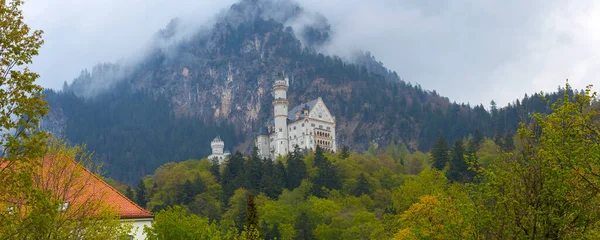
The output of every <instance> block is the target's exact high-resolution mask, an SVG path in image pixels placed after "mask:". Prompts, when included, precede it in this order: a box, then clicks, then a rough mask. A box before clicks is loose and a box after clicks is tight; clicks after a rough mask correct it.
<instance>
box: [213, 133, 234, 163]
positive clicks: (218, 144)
mask: <svg viewBox="0 0 600 240" xmlns="http://www.w3.org/2000/svg"><path fill="white" fill-rule="evenodd" d="M210 148H212V154H211V155H210V156H208V159H211V160H212V159H215V158H216V159H217V160H219V163H221V162H223V160H225V158H227V156H229V152H225V151H223V150H224V149H225V142H223V140H221V137H219V136H217V137H216V138H215V139H213V140H212V142H210Z"/></svg>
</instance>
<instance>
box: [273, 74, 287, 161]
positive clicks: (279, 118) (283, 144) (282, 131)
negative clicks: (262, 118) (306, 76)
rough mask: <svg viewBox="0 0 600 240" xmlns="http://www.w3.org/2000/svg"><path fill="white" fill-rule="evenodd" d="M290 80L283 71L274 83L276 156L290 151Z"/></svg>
mask: <svg viewBox="0 0 600 240" xmlns="http://www.w3.org/2000/svg"><path fill="white" fill-rule="evenodd" d="M289 86H290V84H289V80H288V78H286V77H285V76H284V75H283V73H279V74H277V77H276V78H275V82H274V83H273V95H274V96H273V98H274V99H273V113H274V114H273V115H274V118H275V119H274V121H275V129H274V130H275V132H276V133H277V135H276V137H275V146H274V147H275V149H274V150H275V156H278V155H285V154H287V153H288V127H287V118H288V105H289V103H288V100H287V90H288V88H289Z"/></svg>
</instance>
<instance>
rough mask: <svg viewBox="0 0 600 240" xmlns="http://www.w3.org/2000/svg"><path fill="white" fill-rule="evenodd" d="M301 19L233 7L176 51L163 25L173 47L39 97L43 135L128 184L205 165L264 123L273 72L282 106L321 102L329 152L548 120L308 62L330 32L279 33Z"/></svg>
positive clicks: (521, 109) (538, 107) (413, 144)
mask: <svg viewBox="0 0 600 240" xmlns="http://www.w3.org/2000/svg"><path fill="white" fill-rule="evenodd" d="M282 4H283V5H282ZM273 9H282V10H281V11H274V10H273ZM274 13H277V14H274ZM305 14H309V13H306V12H304V10H303V9H302V8H300V7H299V6H297V5H295V4H294V3H291V2H285V1H276V2H274V1H269V0H244V1H242V2H240V3H238V4H235V5H233V6H232V7H231V8H230V9H229V10H227V11H226V12H225V13H224V14H222V15H221V16H220V17H219V18H218V20H217V22H216V23H215V24H214V26H213V27H212V28H211V29H209V30H204V31H199V32H198V33H196V34H194V35H191V37H187V38H183V39H182V40H177V41H174V40H173V39H175V38H177V36H178V35H179V34H178V33H177V31H178V30H177V29H178V26H179V25H178V24H179V23H178V22H177V21H173V22H171V23H170V24H169V25H168V26H167V28H166V29H163V30H161V31H160V32H159V33H158V34H157V37H156V38H157V39H156V41H157V42H173V41H174V42H175V43H174V44H172V45H169V46H168V47H156V48H154V49H152V51H150V53H148V54H147V55H146V57H144V58H143V59H142V60H141V61H140V62H139V63H136V64H134V65H133V66H121V65H116V64H104V65H99V66H98V67H95V68H94V69H93V70H92V72H91V73H88V72H87V71H84V72H83V73H82V75H81V76H79V77H78V78H77V79H75V80H74V81H73V83H71V84H70V85H69V84H66V85H65V87H64V89H63V90H62V91H53V90H48V91H47V92H46V95H47V100H48V102H49V103H50V105H51V107H52V112H51V114H50V116H49V117H48V118H47V119H45V121H44V126H43V127H44V128H46V129H49V130H51V131H53V132H55V133H56V134H58V135H62V136H65V137H66V138H67V139H69V140H70V141H72V142H76V143H79V142H85V143H87V144H88V147H89V148H90V149H91V150H93V151H95V152H96V154H97V157H99V158H100V159H101V160H103V161H104V162H105V169H106V171H107V172H108V173H109V175H110V176H112V177H114V178H116V179H119V180H122V181H127V182H133V181H135V180H137V179H139V177H141V176H143V175H146V174H149V173H151V172H152V171H154V169H155V168H156V167H158V166H160V165H161V164H162V163H165V162H168V161H181V160H186V159H188V158H202V157H205V156H208V155H209V153H210V147H209V143H210V140H211V139H212V138H213V137H214V136H215V135H221V137H222V138H223V139H224V140H225V142H226V145H227V148H229V149H231V150H242V151H247V150H249V149H250V148H251V145H252V140H253V137H254V133H255V132H256V130H257V129H258V127H259V126H261V125H262V124H263V123H265V122H266V121H268V119H270V118H271V116H272V106H271V101H272V96H271V84H272V79H273V77H274V76H275V74H276V73H277V72H280V71H285V73H286V74H287V75H288V76H290V80H291V82H290V90H289V93H288V94H289V95H288V97H289V99H290V105H297V104H300V103H302V102H305V101H307V100H310V99H314V98H316V97H318V96H321V97H322V98H323V99H324V101H325V103H326V104H327V106H328V107H329V109H330V111H331V112H332V114H334V115H335V116H336V119H337V121H338V122H337V126H338V128H337V131H338V134H337V136H338V141H339V142H338V145H339V146H341V145H348V146H350V147H351V148H352V149H354V150H361V149H365V148H366V147H367V146H368V145H369V143H370V142H371V141H375V142H377V143H379V144H380V145H386V144H387V143H389V142H390V141H391V140H395V141H396V142H402V143H405V144H407V145H408V146H409V148H410V149H412V150H428V149H430V148H431V146H432V144H433V143H434V142H435V140H436V139H437V137H438V136H439V135H444V136H445V137H446V138H447V139H451V140H452V139H459V138H463V137H465V136H467V135H469V134H470V133H472V132H473V131H474V130H475V129H480V130H481V131H482V132H483V133H484V134H485V135H487V136H490V137H491V136H492V135H493V134H494V133H495V132H500V133H506V132H509V131H512V130H513V129H515V128H516V126H517V123H518V121H519V120H524V119H526V117H527V116H528V114H529V113H530V112H534V111H536V112H537V111H542V112H544V111H546V112H547V111H549V109H548V108H547V106H546V104H545V102H544V101H542V98H541V96H540V95H535V96H533V97H531V98H527V99H524V100H523V101H522V103H521V102H517V103H516V104H515V105H514V106H509V107H507V108H502V109H497V110H493V111H492V112H491V113H490V112H488V111H486V110H485V109H484V107H483V106H481V105H479V106H475V107H470V106H469V105H465V104H456V103H451V102H450V101H449V100H448V99H447V98H444V97H441V96H439V95H438V94H437V93H435V92H430V91H425V90H423V89H421V87H420V86H418V85H416V86H414V85H411V84H408V83H406V82H404V81H403V80H401V79H400V78H399V77H398V75H397V74H396V73H395V72H391V71H390V70H388V69H386V68H385V67H384V66H383V64H382V63H380V62H377V61H376V60H375V58H374V57H372V56H370V55H369V54H368V53H367V54H358V55H357V58H356V59H352V61H349V60H343V59H341V58H339V57H336V56H326V55H323V54H320V53H318V52H317V50H316V49H319V48H320V47H321V46H325V45H326V44H327V41H328V39H329V36H330V34H332V33H331V32H330V28H329V25H328V23H327V21H326V19H325V18H324V17H322V16H319V15H318V14H310V15H311V16H316V17H314V19H316V20H315V21H314V22H311V23H309V24H306V25H302V26H301V27H298V28H296V29H294V28H292V27H289V26H287V25H288V24H289V22H290V21H293V20H294V19H296V18H298V17H299V16H302V15H305ZM103 83H105V84H104V85H103ZM108 83H111V84H110V85H109V84H108ZM98 86H102V87H101V88H99V87H98ZM233 146H235V149H233V148H232V147H233Z"/></svg>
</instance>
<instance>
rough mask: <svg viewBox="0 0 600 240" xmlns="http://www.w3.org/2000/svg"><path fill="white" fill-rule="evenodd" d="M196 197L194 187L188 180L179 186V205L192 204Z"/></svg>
mask: <svg viewBox="0 0 600 240" xmlns="http://www.w3.org/2000/svg"><path fill="white" fill-rule="evenodd" d="M194 195H195V194H194V186H193V184H192V182H191V181H190V180H189V179H188V180H186V181H185V183H183V184H182V185H180V186H179V192H178V195H177V203H179V204H185V205H188V204H190V203H191V202H192V199H193V197H194Z"/></svg>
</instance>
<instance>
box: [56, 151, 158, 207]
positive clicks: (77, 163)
mask: <svg viewBox="0 0 600 240" xmlns="http://www.w3.org/2000/svg"><path fill="white" fill-rule="evenodd" d="M68 159H69V160H71V161H72V162H74V163H75V164H76V165H77V166H78V167H80V168H83V170H84V171H86V172H88V173H89V174H91V175H92V176H93V177H94V178H95V179H96V180H98V181H100V182H101V183H102V184H104V185H105V186H106V187H108V188H109V189H110V190H111V191H113V192H115V193H117V194H118V195H119V196H121V197H122V198H124V199H125V200H127V201H128V202H129V203H131V204H133V206H135V207H136V208H138V210H141V211H142V212H144V213H147V214H149V215H152V216H154V214H153V213H152V212H150V211H148V210H146V209H144V208H142V207H141V206H139V205H137V204H136V203H135V202H133V201H132V200H131V199H129V198H128V197H127V196H125V195H123V194H122V193H121V192H119V191H118V190H117V189H115V188H114V187H113V186H111V185H110V184H108V183H107V182H105V181H104V180H102V179H101V178H100V177H99V176H97V175H96V174H95V173H93V172H92V171H90V170H89V169H87V168H86V167H84V166H83V165H82V164H80V163H79V162H77V161H75V159H72V158H70V157H68ZM121 215H122V214H121ZM119 217H122V216H119Z"/></svg>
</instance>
